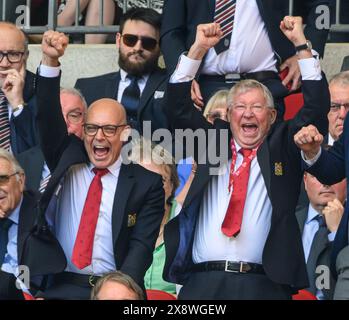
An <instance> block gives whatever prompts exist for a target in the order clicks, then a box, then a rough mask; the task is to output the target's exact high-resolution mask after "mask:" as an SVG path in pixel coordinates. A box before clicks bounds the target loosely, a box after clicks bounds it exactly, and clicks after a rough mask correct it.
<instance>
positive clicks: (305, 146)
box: [294, 125, 324, 159]
mask: <svg viewBox="0 0 349 320" xmlns="http://www.w3.org/2000/svg"><path fill="white" fill-rule="evenodd" d="M323 140H324V137H323V136H322V134H321V133H319V131H318V129H317V128H316V127H315V126H313V125H309V126H307V127H303V128H302V129H301V130H299V131H298V132H297V133H296V134H295V136H294V142H295V143H296V145H297V147H298V148H300V149H301V150H302V151H303V152H304V155H305V158H306V159H313V158H314V157H315V156H316V155H317V154H318V152H319V151H320V148H321V144H322V142H323Z"/></svg>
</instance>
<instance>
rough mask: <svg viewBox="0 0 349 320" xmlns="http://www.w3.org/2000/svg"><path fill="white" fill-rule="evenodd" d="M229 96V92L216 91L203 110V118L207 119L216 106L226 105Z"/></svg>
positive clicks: (225, 90)
mask: <svg viewBox="0 0 349 320" xmlns="http://www.w3.org/2000/svg"><path fill="white" fill-rule="evenodd" d="M228 95H229V90H227V89H224V90H218V91H217V92H216V93H215V94H214V95H213V96H212V97H211V98H210V99H209V100H208V102H207V104H206V107H205V110H204V117H205V118H207V116H208V114H209V112H210V111H213V110H215V108H216V107H217V105H220V104H227V99H228Z"/></svg>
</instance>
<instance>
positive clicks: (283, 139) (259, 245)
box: [164, 17, 329, 299]
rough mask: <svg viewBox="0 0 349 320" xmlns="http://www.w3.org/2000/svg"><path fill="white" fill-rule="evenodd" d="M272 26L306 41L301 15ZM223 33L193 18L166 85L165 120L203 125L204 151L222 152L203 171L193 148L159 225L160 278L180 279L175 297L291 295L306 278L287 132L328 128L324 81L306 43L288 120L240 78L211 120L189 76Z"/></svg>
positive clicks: (260, 89)
mask: <svg viewBox="0 0 349 320" xmlns="http://www.w3.org/2000/svg"><path fill="white" fill-rule="evenodd" d="M280 28H281V30H282V32H283V33H284V34H285V35H286V36H287V38H289V39H290V40H291V41H292V43H293V44H294V45H295V46H297V47H298V46H301V45H303V44H305V43H306V39H305V36H304V33H303V28H302V20H301V18H299V17H285V18H284V20H283V21H282V22H281V24H280ZM221 34H222V33H221V31H220V29H219V26H218V25H217V24H206V25H199V26H198V28H197V34H196V39H195V42H194V44H193V45H192V47H191V48H190V50H189V52H188V54H187V56H186V57H185V56H184V57H183V56H182V58H181V60H180V61H179V65H178V66H177V69H176V71H175V72H174V74H173V75H172V77H171V82H172V83H170V84H169V87H168V105H167V107H168V110H167V112H168V116H169V119H170V120H171V124H172V127H173V128H175V129H178V128H180V129H187V128H191V129H193V130H196V129H201V131H202V129H204V131H205V132H206V133H207V136H208V137H209V141H208V145H207V148H206V150H212V149H213V150H214V151H215V152H216V153H215V154H222V153H224V152H223V151H224V150H223V149H226V151H227V152H226V153H228V154H229V157H228V158H229V159H225V161H223V163H220V164H219V166H220V168H219V170H218V174H217V175H211V176H210V171H211V172H212V170H210V169H212V168H214V166H215V164H212V163H210V162H209V161H208V160H209V157H207V156H206V155H205V154H200V153H199V152H198V150H196V151H197V152H196V153H197V155H196V159H195V160H196V161H197V163H198V167H197V174H196V176H195V179H194V181H193V183H192V185H191V188H190V190H189V192H188V195H187V198H186V201H185V203H184V205H183V208H182V211H181V212H180V213H179V215H178V216H177V217H175V218H174V219H173V220H171V221H170V222H169V223H168V225H167V227H166V229H165V246H166V253H167V260H166V264H165V270H164V278H165V279H166V280H167V281H171V282H174V283H180V284H183V288H182V289H181V292H180V294H179V298H180V299H290V298H291V294H292V292H295V291H297V289H299V288H304V287H307V286H308V280H307V274H306V267H305V262H304V253H303V249H302V241H301V236H300V232H299V229H298V226H297V221H296V218H295V215H294V211H295V207H296V203H297V198H298V194H299V188H300V183H301V179H302V167H301V161H300V160H301V159H300V154H299V152H298V150H297V147H296V145H295V144H294V141H293V134H294V133H295V132H297V131H298V130H299V128H300V127H301V126H303V125H304V124H309V123H316V124H317V125H318V127H319V128H321V129H322V130H323V131H324V132H325V131H326V128H327V123H326V114H327V112H328V106H329V93H328V87H327V83H326V81H325V79H324V78H323V77H322V75H321V71H320V67H319V64H318V61H317V60H316V59H314V58H313V55H312V53H311V51H309V50H308V49H307V48H306V46H304V49H303V50H300V51H299V52H298V58H299V66H300V69H301V74H302V83H303V86H302V88H303V92H304V98H305V104H304V106H303V108H302V109H301V110H300V112H299V113H298V114H297V115H296V117H295V118H294V119H292V120H291V121H289V122H283V123H277V122H275V118H276V111H275V109H274V104H273V98H272V96H271V94H270V92H269V91H268V90H267V89H266V88H265V86H263V85H262V84H261V83H259V82H257V81H255V80H246V81H241V82H240V83H238V84H236V85H235V86H234V87H233V88H232V89H231V91H230V94H229V99H228V107H229V111H228V115H229V122H225V121H222V120H219V119H217V120H215V122H214V123H213V125H212V124H209V123H208V122H207V121H206V120H205V119H204V118H203V117H202V115H201V113H200V112H199V111H197V110H196V108H195V107H193V105H192V102H191V98H190V88H191V80H193V79H194V76H195V74H196V71H197V69H198V68H199V66H200V62H201V59H202V58H203V57H204V55H205V53H206V52H207V50H209V48H211V47H213V46H214V45H215V44H216V43H217V42H218V41H219V38H220V37H221ZM177 82H181V83H177ZM210 129H211V132H210V133H211V134H209V130H210ZM212 129H215V131H214V132H216V136H215V137H212ZM219 129H223V130H225V133H227V134H226V135H225V136H226V137H228V139H227V140H225V141H222V139H221V136H224V134H222V135H221V134H220V133H221V132H222V130H219ZM229 129H230V130H229ZM223 133H224V132H223ZM201 149H202V148H201ZM203 160H206V162H204V161H203Z"/></svg>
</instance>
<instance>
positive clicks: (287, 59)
mask: <svg viewBox="0 0 349 320" xmlns="http://www.w3.org/2000/svg"><path fill="white" fill-rule="evenodd" d="M228 2H229V3H228ZM320 4H324V5H327V6H328V4H329V1H328V0H306V1H303V0H302V1H301V0H299V1H295V9H296V11H300V9H305V10H303V11H304V13H305V16H306V17H305V19H304V20H305V23H306V25H307V27H306V29H305V35H306V38H307V39H309V40H311V41H312V42H313V43H314V48H315V49H316V50H317V51H318V52H319V53H320V55H321V56H322V55H323V52H324V47H325V42H326V38H327V34H328V31H329V29H328V28H327V29H321V28H319V27H317V26H316V19H317V18H318V17H319V16H320V15H321V13H322V11H319V12H318V13H317V12H316V9H317V7H318V5H320ZM219 6H220V7H219ZM227 6H230V8H229V7H228V8H227ZM215 8H217V10H215ZM218 8H219V9H218ZM226 10H227V11H226ZM222 11H223V12H222ZM215 12H216V14H215ZM226 12H227V13H226ZM288 12H289V2H288V1H284V0H282V1H280V0H238V1H235V0H228V1H220V0H216V1H215V0H167V1H165V2H164V10H163V21H162V27H161V50H162V52H163V55H164V59H165V64H166V68H167V70H168V72H169V73H172V72H173V71H174V69H175V67H176V65H177V61H178V59H179V57H180V56H181V55H182V54H183V53H184V52H186V51H188V50H189V48H190V46H191V45H192V43H193V42H194V40H195V33H196V26H197V25H198V24H201V23H209V22H213V21H219V23H221V24H222V28H223V27H224V28H226V29H227V32H226V33H224V36H223V37H222V39H221V41H220V44H219V46H218V47H217V46H216V47H215V48H212V49H211V50H209V51H208V52H207V55H206V56H205V58H204V59H203V61H202V64H201V68H200V69H199V72H198V74H197V77H196V80H197V81H198V82H196V81H193V87H192V98H193V100H194V102H195V103H196V104H197V105H198V106H201V107H202V106H203V105H204V104H205V103H207V101H208V99H209V98H210V96H211V95H213V94H214V93H215V92H216V91H217V90H218V89H221V88H230V87H231V86H232V85H233V84H234V83H236V81H239V79H244V78H249V79H255V80H258V81H260V82H262V83H263V84H265V85H266V86H267V87H268V89H269V90H270V91H271V93H272V94H273V97H274V100H275V103H276V108H277V109H278V113H279V114H278V117H279V118H280V119H281V118H282V117H283V113H284V104H283V98H284V97H285V96H286V95H287V94H288V93H289V90H288V89H286V85H288V88H289V89H291V90H295V89H297V88H298V86H299V77H300V72H299V68H298V64H297V57H296V50H295V48H294V46H293V45H292V43H291V42H290V41H288V39H287V38H286V37H285V36H284V35H283V34H282V32H280V29H279V24H280V21H281V20H282V18H283V17H284V16H286V15H288V14H289V13H288ZM220 15H222V16H223V17H222V19H220V18H219V16H220ZM295 15H299V14H297V13H295ZM227 16H230V17H233V18H232V20H233V22H231V24H232V26H233V27H231V26H229V24H230V22H229V21H228V20H229V18H227ZM215 17H216V19H215ZM234 17H235V18H234ZM223 20H224V21H223ZM231 28H233V29H231ZM231 30H232V32H231V33H230V31H231ZM221 44H222V46H221ZM286 68H288V75H287V76H286V78H285V79H284V80H283V81H282V84H283V85H282V84H281V80H280V78H279V76H278V74H277V72H278V71H279V70H281V71H282V70H284V69H286ZM285 71H286V70H285Z"/></svg>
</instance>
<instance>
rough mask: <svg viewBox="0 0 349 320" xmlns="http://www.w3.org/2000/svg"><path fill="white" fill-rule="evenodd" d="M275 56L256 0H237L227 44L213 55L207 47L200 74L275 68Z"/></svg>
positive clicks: (211, 50)
mask: <svg viewBox="0 0 349 320" xmlns="http://www.w3.org/2000/svg"><path fill="white" fill-rule="evenodd" d="M275 64H276V59H275V54H274V51H273V48H272V46H271V43H270V39H269V36H268V32H267V29H266V27H265V23H264V21H263V19H262V17H261V15H260V13H259V9H258V6H257V2H256V0H237V1H236V10H235V18H234V28H233V32H232V34H231V41H230V47H229V49H228V50H226V51H224V52H222V53H221V54H219V55H218V56H217V54H216V51H215V50H214V49H210V50H209V51H208V53H207V55H206V58H205V61H204V63H203V68H202V71H201V73H203V74H211V75H212V74H228V73H242V72H257V71H265V70H269V71H275V72H276V71H277V70H276V67H275Z"/></svg>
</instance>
